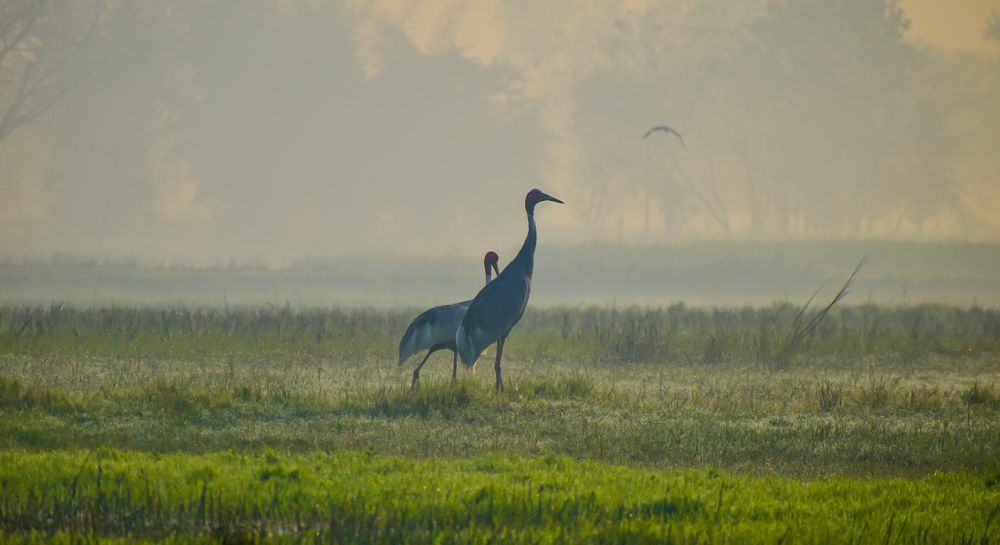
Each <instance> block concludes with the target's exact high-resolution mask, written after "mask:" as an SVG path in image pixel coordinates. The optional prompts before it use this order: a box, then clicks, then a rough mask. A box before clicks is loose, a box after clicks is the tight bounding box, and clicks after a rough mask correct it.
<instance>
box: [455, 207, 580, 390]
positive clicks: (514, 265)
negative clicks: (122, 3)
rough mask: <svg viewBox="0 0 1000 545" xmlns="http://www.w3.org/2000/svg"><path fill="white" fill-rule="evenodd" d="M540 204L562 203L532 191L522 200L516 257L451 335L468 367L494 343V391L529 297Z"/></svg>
mask: <svg viewBox="0 0 1000 545" xmlns="http://www.w3.org/2000/svg"><path fill="white" fill-rule="evenodd" d="M542 201H553V202H557V203H562V201H560V200H559V199H557V198H555V197H552V196H549V195H546V194H545V193H542V192H541V191H539V190H537V189H532V190H531V191H530V192H529V193H528V195H527V196H526V197H525V199H524V207H525V211H526V212H527V214H528V235H527V237H525V239H524V244H523V245H522V246H521V250H520V251H519V252H518V253H517V256H516V257H515V258H514V259H513V261H511V262H510V263H509V264H508V265H507V267H506V268H504V270H503V271H502V272H501V273H500V274H499V276H497V277H496V279H495V280H493V281H492V282H490V283H489V284H487V285H486V287H484V288H483V289H482V290H480V291H479V293H478V294H477V295H476V297H475V298H474V299H473V300H472V303H471V304H470V305H469V309H468V310H467V311H466V312H465V316H464V317H463V318H462V323H461V325H460V326H459V328H458V331H457V332H456V333H455V346H456V348H457V350H458V355H459V356H460V357H461V359H462V363H463V364H464V365H465V366H466V367H472V366H474V365H475V364H476V360H478V359H479V355H480V354H482V352H483V350H485V349H486V347H487V346H489V345H491V344H493V343H494V342H496V343H497V358H496V363H495V365H494V370H495V371H496V378H497V390H503V374H502V370H501V362H502V359H503V346H504V342H505V340H506V338H507V335H508V334H510V331H511V329H513V328H514V326H515V325H516V324H517V322H518V321H519V320H520V319H521V317H522V316H523V315H524V309H525V308H526V307H527V306H528V297H529V296H530V295H531V276H532V274H533V272H534V268H535V246H536V244H537V237H538V235H537V229H536V227H535V205H536V204H538V203H539V202H542Z"/></svg>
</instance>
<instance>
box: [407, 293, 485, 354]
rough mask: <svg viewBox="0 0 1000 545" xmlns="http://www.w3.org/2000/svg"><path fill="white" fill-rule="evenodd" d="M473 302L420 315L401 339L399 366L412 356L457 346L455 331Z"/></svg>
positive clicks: (464, 302)
mask: <svg viewBox="0 0 1000 545" xmlns="http://www.w3.org/2000/svg"><path fill="white" fill-rule="evenodd" d="M470 303H472V301H462V302H461V303H454V304H451V305H441V306H438V307H434V308H431V309H428V310H425V311H424V312H422V313H420V315H419V316H417V317H416V318H414V319H413V321H412V322H410V325H409V326H408V327H407V328H406V332H405V333H403V337H402V338H401V339H399V364H400V365H403V362H405V361H406V360H407V359H408V358H409V357H410V356H412V355H414V354H416V353H417V352H420V351H421V350H429V349H431V348H433V347H434V346H437V345H445V346H447V347H452V346H454V345H455V330H456V329H458V326H459V325H460V324H461V323H462V316H465V311H466V310H468V308H469V304H470Z"/></svg>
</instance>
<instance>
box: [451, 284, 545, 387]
mask: <svg viewBox="0 0 1000 545" xmlns="http://www.w3.org/2000/svg"><path fill="white" fill-rule="evenodd" d="M530 292H531V279H530V278H528V277H526V276H510V277H507V278H503V277H501V278H497V279H496V280H494V281H493V282H490V283H489V284H488V285H487V286H486V287H485V288H483V289H482V290H481V291H480V292H479V294H478V295H476V298H475V299H473V300H472V304H471V305H469V310H468V311H466V313H465V317H464V318H462V324H461V326H459V328H458V331H457V332H456V334H455V346H456V348H457V349H458V354H459V356H461V358H462V363H464V364H465V366H466V367H472V366H473V365H475V363H476V360H477V359H479V355H480V354H481V353H482V352H483V350H485V349H486V347H487V346H489V345H491V344H493V343H495V342H496V341H497V339H499V338H500V337H504V336H506V335H507V334H508V333H510V330H511V329H512V328H513V327H514V325H515V324H517V322H518V320H520V319H521V316H523V315H524V309H525V307H526V306H527V305H528V295H529V293H530Z"/></svg>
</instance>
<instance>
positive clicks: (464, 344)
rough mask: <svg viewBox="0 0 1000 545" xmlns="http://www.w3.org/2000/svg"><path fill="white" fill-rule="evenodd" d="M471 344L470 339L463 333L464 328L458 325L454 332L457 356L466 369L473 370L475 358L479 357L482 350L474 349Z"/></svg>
mask: <svg viewBox="0 0 1000 545" xmlns="http://www.w3.org/2000/svg"><path fill="white" fill-rule="evenodd" d="M472 344H473V343H472V340H471V339H469V336H468V335H466V334H465V328H464V327H459V328H458V331H456V332H455V347H456V348H457V349H458V357H459V359H461V360H462V365H464V366H465V368H466V369H473V370H475V368H476V360H478V359H479V354H480V353H481V352H482V351H481V350H476V348H475V347H474V346H473V345H472Z"/></svg>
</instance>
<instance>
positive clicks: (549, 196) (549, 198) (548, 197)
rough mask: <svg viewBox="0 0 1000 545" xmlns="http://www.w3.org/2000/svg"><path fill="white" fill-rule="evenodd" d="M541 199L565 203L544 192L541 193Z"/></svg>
mask: <svg viewBox="0 0 1000 545" xmlns="http://www.w3.org/2000/svg"><path fill="white" fill-rule="evenodd" d="M542 200H543V201H552V202H557V203H559V204H566V203H564V202H562V201H560V200H559V199H557V198H555V197H553V196H552V195H546V194H545V193H542Z"/></svg>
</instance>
